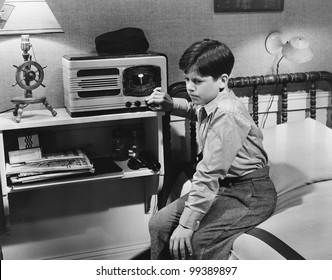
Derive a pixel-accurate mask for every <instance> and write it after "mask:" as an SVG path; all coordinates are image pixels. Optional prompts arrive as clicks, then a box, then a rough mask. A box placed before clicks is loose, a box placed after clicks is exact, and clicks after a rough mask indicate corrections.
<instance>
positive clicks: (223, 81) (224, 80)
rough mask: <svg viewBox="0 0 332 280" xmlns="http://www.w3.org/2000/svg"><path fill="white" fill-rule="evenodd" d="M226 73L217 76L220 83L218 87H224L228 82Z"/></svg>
mask: <svg viewBox="0 0 332 280" xmlns="http://www.w3.org/2000/svg"><path fill="white" fill-rule="evenodd" d="M228 79H229V77H228V75H227V74H222V75H221V76H220V78H219V83H220V86H219V87H220V88H225V87H226V86H227V84H228Z"/></svg>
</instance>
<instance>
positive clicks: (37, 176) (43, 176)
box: [9, 170, 93, 184]
mask: <svg viewBox="0 0 332 280" xmlns="http://www.w3.org/2000/svg"><path fill="white" fill-rule="evenodd" d="M87 172H91V173H93V170H89V171H87V170H73V171H62V172H51V173H29V175H27V176H24V175H23V176H22V175H20V174H17V175H12V176H10V177H9V178H10V181H11V182H12V183H13V184H17V183H31V182H36V181H43V180H49V179H56V178H60V177H67V176H72V175H78V174H83V173H87Z"/></svg>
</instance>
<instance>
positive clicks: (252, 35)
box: [0, 0, 332, 111]
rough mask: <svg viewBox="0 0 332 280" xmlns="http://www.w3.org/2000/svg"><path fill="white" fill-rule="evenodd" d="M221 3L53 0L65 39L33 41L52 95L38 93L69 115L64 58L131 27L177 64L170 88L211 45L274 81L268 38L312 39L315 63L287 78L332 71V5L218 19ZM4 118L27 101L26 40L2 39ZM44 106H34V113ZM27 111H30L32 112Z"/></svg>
mask: <svg viewBox="0 0 332 280" xmlns="http://www.w3.org/2000/svg"><path fill="white" fill-rule="evenodd" d="M213 2H214V1H213V0H205V1H199V0H181V1H179V0H169V1H163V0H94V1H88V0H70V1H68V0H48V1H47V3H48V4H49V6H50V8H51V9H52V11H53V12H54V14H55V16H56V17H57V19H58V21H59V23H60V25H61V26H62V28H63V30H64V31H65V34H53V35H52V34H50V35H43V36H37V35H35V36H31V42H32V44H33V48H34V52H35V54H36V58H37V61H38V62H39V63H40V64H41V65H42V66H47V68H45V70H44V71H45V79H44V84H45V85H46V87H45V88H43V87H39V88H38V89H36V90H35V91H34V95H35V96H39V95H46V97H47V99H48V100H49V102H50V103H51V104H52V105H53V107H55V108H56V107H63V106H64V103H63V90H62V70H61V57H62V56H63V55H65V54H74V53H75V54H78V53H90V52H93V51H94V50H95V45H94V39H95V37H97V36H98V35H100V34H102V33H105V32H108V31H112V30H118V29H120V28H123V27H139V28H141V29H143V30H144V32H145V34H146V37H147V39H148V41H149V43H150V50H154V51H158V52H162V53H165V54H166V55H167V56H168V59H169V83H174V82H176V81H179V80H182V74H181V73H180V71H179V70H178V67H177V62H178V59H179V56H180V54H181V53H182V52H183V51H184V49H185V48H186V47H188V46H189V45H190V44H191V43H193V42H194V41H197V40H201V39H203V38H215V39H218V40H221V41H223V42H225V43H226V44H227V45H229V47H230V48H231V49H232V50H233V52H234V55H235V57H236V64H235V68H234V71H233V76H248V75H262V74H269V73H271V71H272V69H271V67H272V65H273V63H274V60H275V59H274V57H273V56H271V55H269V54H268V53H267V52H266V51H265V48H264V42H265V39H266V36H267V35H268V34H269V33H270V32H272V31H276V30H278V31H281V32H283V33H284V34H285V38H286V39H290V38H291V37H292V36H295V35H303V36H305V37H306V38H307V39H308V40H309V41H310V42H311V44H312V47H313V50H314V52H315V56H314V59H313V60H312V61H310V62H308V63H305V64H301V65H296V64H293V63H290V62H287V61H283V62H282V63H281V66H280V73H284V72H300V71H314V70H326V71H332V66H331V65H332V64H331V63H330V62H331V60H332V53H331V52H330V49H331V45H332V36H331V33H332V31H331V30H332V14H331V13H330V12H327V11H331V10H332V2H331V1H329V0H316V1H311V0H292V1H290V0H285V7H284V11H283V12H276V13H236V14H235V13H227V14H221V13H218V14H216V13H214V9H213ZM0 61H1V69H0V88H1V92H0V96H1V104H0V111H3V110H5V109H8V108H11V107H12V104H11V102H10V98H11V97H13V96H21V95H22V94H23V93H22V89H20V88H19V87H18V86H16V87H12V84H14V83H15V68H14V67H13V65H20V64H21V63H22V57H21V50H20V38H18V37H17V36H2V37H0ZM40 106H41V105H30V106H29V108H35V107H40ZM26 110H27V109H26Z"/></svg>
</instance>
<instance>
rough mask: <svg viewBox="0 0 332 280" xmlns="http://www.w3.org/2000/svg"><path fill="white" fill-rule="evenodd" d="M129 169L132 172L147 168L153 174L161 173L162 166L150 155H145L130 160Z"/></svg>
mask: <svg viewBox="0 0 332 280" xmlns="http://www.w3.org/2000/svg"><path fill="white" fill-rule="evenodd" d="M128 167H129V168H130V169H132V170H138V169H140V168H142V167H147V168H149V169H151V170H152V171H153V172H159V170H160V168H161V165H160V163H159V162H158V161H155V160H153V159H152V158H151V157H150V156H149V155H147V154H146V153H144V154H141V155H140V156H139V157H131V158H130V159H129V160H128Z"/></svg>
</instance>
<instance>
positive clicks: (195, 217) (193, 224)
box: [179, 207, 205, 231]
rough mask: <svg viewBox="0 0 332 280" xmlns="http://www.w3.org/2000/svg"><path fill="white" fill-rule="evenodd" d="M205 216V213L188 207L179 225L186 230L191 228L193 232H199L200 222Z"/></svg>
mask: <svg viewBox="0 0 332 280" xmlns="http://www.w3.org/2000/svg"><path fill="white" fill-rule="evenodd" d="M204 216H205V214H204V213H200V212H197V211H195V210H192V209H190V208H188V207H185V208H184V210H183V212H182V215H181V217H180V222H179V223H180V225H181V226H183V227H185V228H190V229H192V230H193V231H196V230H198V228H199V225H200V222H201V220H202V219H203V217H204Z"/></svg>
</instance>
